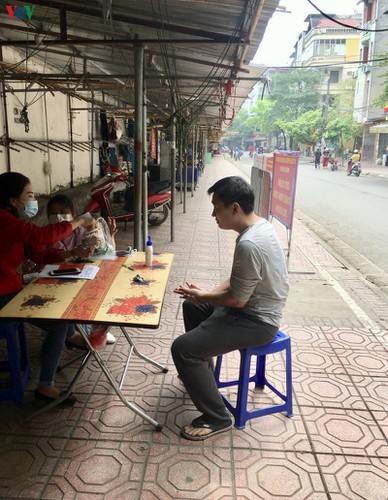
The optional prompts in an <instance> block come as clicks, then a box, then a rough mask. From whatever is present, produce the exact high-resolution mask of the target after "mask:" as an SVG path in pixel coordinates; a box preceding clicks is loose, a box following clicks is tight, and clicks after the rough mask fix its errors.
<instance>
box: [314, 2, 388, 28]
mask: <svg viewBox="0 0 388 500" xmlns="http://www.w3.org/2000/svg"><path fill="white" fill-rule="evenodd" d="M307 1H308V3H309V4H310V5H312V6H313V7H314V9H315V10H317V11H318V12H319V13H320V14H322V16H323V17H326V19H329V20H330V21H333V22H334V23H336V24H339V25H341V26H344V27H345V28H350V29H352V30H356V31H364V32H367V33H379V32H383V31H388V28H381V29H376V30H372V29H368V28H359V27H357V26H350V24H346V23H342V22H341V21H339V20H338V19H335V18H334V17H332V16H330V15H329V14H326V13H325V12H323V11H322V10H321V9H320V8H319V7H317V6H316V5H315V4H314V3H313V2H312V1H311V0H307Z"/></svg>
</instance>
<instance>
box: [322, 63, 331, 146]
mask: <svg viewBox="0 0 388 500" xmlns="http://www.w3.org/2000/svg"><path fill="white" fill-rule="evenodd" d="M329 107H330V71H329V74H328V77H327V87H326V97H325V102H324V103H323V107H322V136H321V137H322V138H321V150H322V151H323V149H324V148H325V147H326V141H325V132H326V127H327V121H328V117H329Z"/></svg>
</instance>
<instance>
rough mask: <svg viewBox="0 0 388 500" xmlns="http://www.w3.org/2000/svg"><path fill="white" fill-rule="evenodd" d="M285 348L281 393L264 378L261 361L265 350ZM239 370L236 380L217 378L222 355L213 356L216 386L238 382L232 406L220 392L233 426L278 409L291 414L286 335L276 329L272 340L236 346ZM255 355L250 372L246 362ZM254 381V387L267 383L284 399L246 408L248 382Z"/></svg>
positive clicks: (240, 425) (289, 366)
mask: <svg viewBox="0 0 388 500" xmlns="http://www.w3.org/2000/svg"><path fill="white" fill-rule="evenodd" d="M283 350H285V351H286V393H285V394H283V393H281V392H280V391H279V390H278V389H276V387H274V386H273V385H272V384H271V383H270V382H268V380H267V378H266V375H265V364H266V356H267V355H268V354H274V353H276V352H280V351H283ZM240 356H241V360H240V374H239V379H238V380H232V381H220V372H221V364H222V356H218V357H217V362H216V367H215V370H214V377H215V379H216V382H217V387H219V388H222V387H231V386H235V385H237V386H238V390H237V402H236V406H233V405H232V404H231V402H230V401H229V400H228V399H227V398H226V397H225V396H223V395H222V399H223V400H224V403H225V406H226V407H227V408H228V410H229V411H230V412H231V414H232V415H233V416H234V420H235V423H234V425H235V427H236V428H237V429H244V427H245V424H246V422H247V420H250V419H252V418H257V417H262V416H263V415H269V414H271V413H277V412H281V411H286V412H287V416H288V417H292V367H291V340H290V337H289V336H288V335H286V334H285V333H283V332H281V331H280V330H279V331H278V333H277V334H276V337H275V338H274V340H273V341H272V342H271V343H270V344H267V345H265V346H261V347H250V348H247V349H240ZM252 356H256V357H257V359H256V373H255V374H254V375H252V376H251V377H250V376H249V375H250V365H251V357H252ZM250 382H255V387H258V388H261V389H264V387H268V388H269V389H270V390H271V391H272V392H274V393H275V394H276V395H277V396H279V398H281V399H282V400H283V401H284V403H283V404H276V405H272V406H267V407H265V408H260V409H255V410H248V409H247V400H248V389H249V383H250Z"/></svg>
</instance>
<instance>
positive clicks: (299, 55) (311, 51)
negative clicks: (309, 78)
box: [291, 14, 361, 102]
mask: <svg viewBox="0 0 388 500" xmlns="http://www.w3.org/2000/svg"><path fill="white" fill-rule="evenodd" d="M329 16H330V17H331V18H333V20H331V19H327V18H326V17H324V16H322V15H321V14H309V15H308V16H307V18H306V19H305V22H307V23H308V27H307V29H306V30H305V31H303V32H302V33H300V35H299V37H298V40H297V42H296V44H295V47H294V52H293V54H292V55H291V58H292V59H293V62H292V65H293V66H303V67H306V68H309V67H311V68H314V70H315V71H318V72H319V73H320V74H321V84H320V93H321V96H322V101H323V102H325V101H326V102H328V101H329V102H330V100H331V99H332V98H333V97H334V96H335V95H336V94H337V93H338V92H340V88H341V85H340V84H341V82H343V81H344V80H345V79H347V78H352V77H353V76H354V73H355V72H356V71H357V68H358V64H357V61H358V47H359V38H360V34H359V31H357V30H355V29H354V27H360V25H361V15H360V14H354V15H353V16H337V15H335V14H329ZM336 21H338V22H336ZM339 23H341V24H339Z"/></svg>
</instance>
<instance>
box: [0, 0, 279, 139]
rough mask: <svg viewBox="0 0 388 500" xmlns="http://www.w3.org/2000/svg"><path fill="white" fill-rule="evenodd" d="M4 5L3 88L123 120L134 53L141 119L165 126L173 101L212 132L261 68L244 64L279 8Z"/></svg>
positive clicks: (206, 2)
mask: <svg viewBox="0 0 388 500" xmlns="http://www.w3.org/2000/svg"><path fill="white" fill-rule="evenodd" d="M9 3H10V4H12V6H11V10H10V9H9V6H8V8H7V6H4V4H3V6H2V7H1V9H0V46H2V52H3V56H2V60H3V62H2V63H0V64H2V78H3V80H5V82H6V83H7V85H11V86H12V85H13V83H12V82H17V81H20V80H26V81H28V82H29V85H30V86H29V87H28V85H26V88H28V91H33V90H34V89H35V90H36V89H40V91H47V90H50V91H57V90H60V91H61V92H66V93H70V94H71V95H76V96H77V97H80V98H82V99H85V100H89V101H91V100H92V101H93V103H94V105H96V106H97V107H102V108H107V109H109V108H111V110H112V112H114V113H116V114H119V113H122V114H124V115H128V114H131V113H133V109H134V76H135V71H136V68H135V67H134V51H135V46H136V45H137V44H141V45H142V46H143V47H144V49H145V75H146V91H147V104H148V116H149V117H150V118H151V119H152V120H154V121H155V122H156V123H157V122H165V121H166V120H168V118H169V117H170V116H171V113H172V106H171V103H172V101H175V106H176V109H177V110H178V112H180V113H183V114H186V115H187V116H188V117H195V120H196V122H197V123H199V124H202V125H207V126H211V127H212V128H215V129H218V130H220V129H221V128H224V127H225V126H226V125H228V124H229V122H230V120H231V118H232V117H233V116H234V115H235V114H236V113H237V111H238V109H239V108H240V106H241V104H242V103H243V101H244V100H245V98H246V97H247V95H248V94H249V92H250V90H251V88H252V86H253V85H254V84H255V83H256V81H258V80H259V79H260V77H261V75H262V74H263V72H264V71H265V69H266V68H265V67H263V66H259V67H258V66H256V67H252V66H249V62H250V61H251V60H252V58H253V57H254V55H255V52H256V50H257V48H258V46H259V44H260V41H261V39H262V37H263V35H264V32H265V28H266V25H267V23H268V21H269V19H270V17H271V16H272V14H273V12H274V10H275V9H276V7H277V5H278V3H279V0H88V1H79V0H67V1H64V2H60V1H57V0H35V1H34V2H33V5H32V6H27V10H26V7H25V5H26V2H21V1H17V0H16V1H13V2H9ZM15 6H17V7H16V9H15ZM6 47H7V48H6ZM8 47H12V48H13V49H15V50H17V51H18V56H19V57H20V62H19V61H17V60H16V62H15V58H13V59H12V57H10V51H9V49H8ZM16 59H17V58H16ZM34 59H35V61H36V60H39V61H40V63H41V64H39V65H38V66H37V65H36V64H35V63H34V62H33V61H34ZM42 87H43V89H42Z"/></svg>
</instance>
